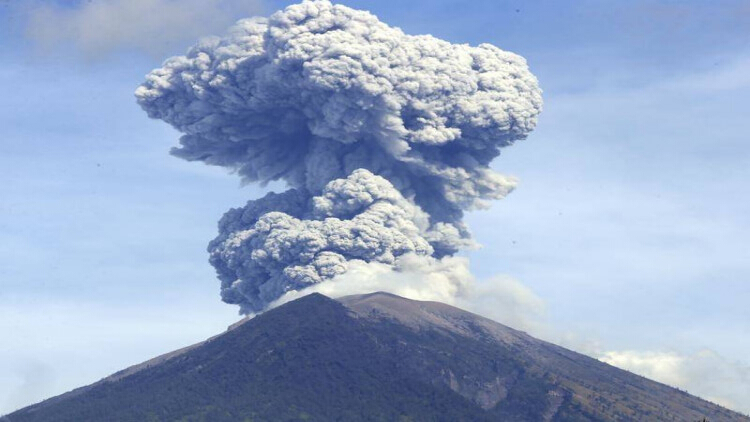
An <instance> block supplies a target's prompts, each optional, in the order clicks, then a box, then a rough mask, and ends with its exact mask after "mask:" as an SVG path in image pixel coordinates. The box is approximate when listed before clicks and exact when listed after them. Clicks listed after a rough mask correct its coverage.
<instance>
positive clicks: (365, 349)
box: [4, 293, 750, 422]
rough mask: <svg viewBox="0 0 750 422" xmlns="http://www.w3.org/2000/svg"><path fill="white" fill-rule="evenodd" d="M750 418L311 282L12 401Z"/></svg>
mask: <svg viewBox="0 0 750 422" xmlns="http://www.w3.org/2000/svg"><path fill="white" fill-rule="evenodd" d="M703 417H707V418H708V419H709V420H711V421H750V418H747V417H744V416H742V415H739V414H737V413H734V412H731V411H728V410H726V409H723V408H721V407H719V406H716V405H713V404H711V403H708V402H705V401H703V400H701V399H698V398H696V397H693V396H690V395H688V394H686V393H684V392H680V391H678V390H675V389H672V388H670V387H667V386H664V385H662V384H658V383H655V382H653V381H649V380H646V379H645V378H642V377H639V376H636V375H633V374H630V373H628V372H626V371H622V370H619V369H616V368H614V367H611V366H609V365H606V364H604V363H601V362H599V361H597V360H594V359H591V358H588V357H586V356H583V355H580V354H577V353H574V352H571V351H569V350H566V349H563V348H560V347H557V346H554V345H552V344H549V343H545V342H542V341H540V340H536V339H534V338H532V337H530V336H528V335H526V334H524V333H522V332H519V331H516V330H513V329H510V328H508V327H505V326H503V325H501V324H497V323H495V322H493V321H490V320H488V319H485V318H482V317H479V316H477V315H474V314H471V313H468V312H465V311H462V310H459V309H456V308H453V307H450V306H448V305H444V304H440V303H435V302H418V301H411V300H407V299H404V298H400V297H398V296H393V295H390V294H385V293H374V294H370V295H358V296H349V297H345V298H341V299H339V301H334V300H332V299H329V298H327V297H325V296H322V295H319V294H313V295H309V296H306V297H303V298H301V299H298V300H296V301H294V302H291V303H288V304H286V305H284V306H281V307H279V308H277V309H274V310H272V311H269V312H267V313H265V314H262V315H260V316H258V317H256V318H253V319H251V320H248V321H247V322H245V323H242V324H239V325H236V326H234V327H233V328H232V329H230V330H229V331H227V332H226V333H224V334H221V335H219V336H216V337H213V338H212V339H209V340H207V341H206V342H203V343H200V344H197V345H194V346H191V347H189V348H185V349H181V350H179V351H176V352H173V353H171V354H168V355H164V356H162V357H159V358H156V359H154V360H152V361H149V362H147V363H145V364H142V365H139V366H135V367H132V368H128V369H126V370H125V371H121V372H120V373H117V374H115V375H113V376H112V377H109V378H106V379H104V380H102V381H100V382H98V383H96V384H92V385H91V386H88V387H84V388H81V389H78V390H74V391H73V392H70V393H67V394H64V395H62V396H58V397H56V398H53V399H50V400H47V401H44V402H42V403H39V404H37V405H34V406H30V407H27V408H25V409H21V410H19V411H17V412H15V413H12V414H10V415H8V416H6V418H5V419H4V422H23V421H104V420H106V421H265V420H274V421H275V420H313V421H330V420H341V421H355V420H382V421H392V420H404V421H421V420H424V421H428V420H429V421H433V420H441V421H483V420H486V421H489V420H513V421H541V420H547V421H596V420H639V421H640V420H675V421H690V420H700V419H701V418H703Z"/></svg>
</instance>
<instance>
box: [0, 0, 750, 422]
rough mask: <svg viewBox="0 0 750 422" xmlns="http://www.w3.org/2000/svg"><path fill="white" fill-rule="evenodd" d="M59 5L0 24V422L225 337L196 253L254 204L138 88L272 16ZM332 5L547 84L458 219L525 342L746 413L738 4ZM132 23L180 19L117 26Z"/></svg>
mask: <svg viewBox="0 0 750 422" xmlns="http://www.w3.org/2000/svg"><path fill="white" fill-rule="evenodd" d="M61 3H64V4H65V5H64V6H58V5H56V4H55V3H54V2H51V1H48V2H44V1H30V2H20V1H18V2H14V1H4V2H0V39H2V42H1V43H0V63H1V64H2V66H0V92H2V95H0V177H1V179H0V180H1V181H2V183H0V336H1V337H2V339H3V341H2V342H0V414H2V413H5V412H8V411H11V410H13V409H14V408H17V407H20V406H23V405H26V404H30V403H31V402H34V401H37V400H40V399H42V398H45V397H47V396H50V395H53V394H58V393H61V392H63V391H66V390H69V389H71V388H73V387H76V386H79V385H82V384H86V383H90V382H92V381H95V380H97V379H99V378H101V377H103V376H105V375H107V374H109V373H112V372H114V371H116V370H118V369H121V368H123V367H124V366H127V365H130V364H134V363H137V362H140V361H142V360H145V359H147V358H149V357H152V356H154V355H155V354H158V353H163V352H167V351H170V350H172V349H175V348H178V347H181V346H184V345H186V344H189V343H192V342H195V341H199V340H201V339H204V338H206V337H208V336H210V335H213V334H215V333H217V332H218V331H221V330H223V329H224V328H225V327H226V326H227V325H229V324H230V323H232V322H234V321H235V320H236V319H237V318H238V316H237V315H236V309H235V308H234V307H231V306H228V305H225V304H223V303H222V302H221V301H220V300H219V296H218V281H217V280H216V279H215V277H214V273H213V268H212V267H211V266H210V265H209V264H208V263H207V254H206V252H205V246H206V243H207V242H208V240H210V239H212V238H213V237H214V236H215V231H216V221H217V219H218V218H219V217H220V216H221V215H222V214H223V212H224V211H225V210H226V209H227V208H229V207H231V206H238V205H241V204H243V203H244V202H245V201H247V200H248V199H251V198H254V197H257V196H258V195H260V193H261V190H260V188H258V187H256V186H247V187H240V186H239V184H238V181H237V178H236V177H233V176H230V175H227V174H225V172H224V171H222V170H220V169H213V168H208V167H205V166H202V165H200V164H196V163H186V162H182V161H181V160H178V159H176V158H173V157H171V156H169V155H168V150H169V148H170V147H171V146H172V145H174V144H175V143H176V139H177V137H178V134H177V133H176V132H175V131H173V130H172V129H170V128H169V127H167V125H166V124H164V123H161V122H157V121H151V120H149V119H148V118H147V117H146V115H145V113H143V112H142V111H141V110H140V108H139V107H138V106H137V105H136V103H135V101H134V97H133V90H134V89H135V88H136V86H137V85H138V84H139V83H140V82H141V81H142V79H143V76H144V75H145V74H146V73H147V72H148V71H149V70H150V69H152V68H154V67H157V66H158V65H159V63H160V62H161V60H162V59H163V58H164V57H166V56H167V55H172V54H179V53H181V52H183V50H184V48H185V47H186V46H188V45H190V43H191V41H192V40H193V39H194V38H195V37H196V36H198V35H200V34H210V33H218V32H220V28H222V27H223V26H225V25H226V24H228V23H229V22H231V21H232V20H234V19H236V18H240V17H244V15H245V14H246V13H249V12H248V11H257V12H258V13H262V14H268V13H269V12H272V11H273V10H276V9H278V8H279V7H283V6H284V5H286V4H289V2H281V1H270V0H268V1H265V2H259V1H250V2H248V1H245V2H243V1H239V0H236V1H231V0H212V1H205V2H199V1H195V0H189V1H185V2H182V3H181V6H180V8H179V9H180V14H179V15H178V14H177V13H176V12H175V10H176V9H175V8H174V5H173V4H171V3H172V2H171V0H138V1H131V2H126V1H125V0H93V2H81V3H78V2H61ZM344 3H345V4H347V5H348V6H351V7H355V8H362V9H367V10H370V11H372V12H374V13H375V14H376V15H378V17H379V18H380V19H381V20H383V21H385V22H387V23H389V24H391V25H394V26H399V27H401V28H402V29H403V30H404V31H405V32H407V33H410V34H420V33H430V34H432V35H435V36H437V37H439V38H443V39H446V40H449V41H451V42H457V43H470V44H478V43H481V42H489V43H492V44H495V45H497V46H499V47H501V48H503V49H506V50H510V51H513V52H516V53H518V54H521V55H523V56H524V57H526V58H527V59H528V61H529V64H530V67H531V69H532V71H533V72H534V73H535V74H536V75H537V76H538V78H539V79H540V83H541V85H542V88H543V89H544V91H545V111H544V112H543V113H542V116H541V118H540V123H539V126H538V129H537V130H536V131H535V132H534V133H532V135H531V136H530V137H529V139H528V140H526V141H523V142H521V143H519V144H517V145H516V146H514V147H512V148H508V149H506V151H505V153H504V155H503V156H501V157H500V158H499V159H498V160H497V161H496V162H495V164H494V167H495V168H496V169H498V170H499V171H501V172H502V173H505V174H512V175H515V176H517V177H519V178H520V180H521V182H520V185H519V188H518V189H517V190H516V191H515V192H513V193H512V194H511V195H510V196H509V197H508V198H506V199H505V200H503V201H499V202H497V203H495V204H493V206H492V208H491V209H489V210H486V211H481V212H475V213H473V214H471V215H470V216H469V218H468V223H469V226H470V227H471V229H472V230H473V232H474V233H475V236H476V238H477V240H478V241H479V242H480V243H482V244H483V248H482V249H481V250H478V251H473V252H471V253H469V254H468V256H469V257H470V259H471V262H472V269H473V271H474V272H475V273H476V274H477V276H478V277H480V278H484V279H489V278H491V277H492V276H494V275H497V274H503V275H508V276H511V277H513V278H515V279H516V280H518V281H520V282H521V283H522V284H523V285H525V286H526V287H528V288H529V289H531V290H532V291H533V292H534V294H535V295H536V296H538V297H539V298H540V299H541V300H542V301H543V302H544V304H545V313H544V314H543V315H537V316H535V317H536V318H538V319H539V321H538V323H539V324H538V327H541V328H539V332H537V333H534V332H532V334H537V335H539V336H542V337H544V338H546V339H549V340H552V341H555V342H561V343H563V344H565V345H568V346H569V347H572V348H574V349H576V350H580V351H583V352H586V353H590V354H592V355H594V356H596V357H602V358H607V359H609V361H611V362H614V363H617V364H619V365H620V366H625V367H628V368H630V369H631V370H633V371H635V372H640V373H643V374H644V375H647V376H651V377H657V378H660V379H662V380H664V381H665V382H668V383H671V384H673V385H679V386H680V387H681V388H683V389H687V390H688V391H690V392H693V393H696V394H700V395H702V396H704V397H708V398H711V399H712V400H715V401H720V402H722V403H726V404H729V405H730V406H732V407H734V408H735V409H738V410H742V411H744V412H746V413H747V412H750V406H749V405H748V403H750V358H748V356H750V284H749V283H748V276H750V245H749V244H748V243H749V241H748V239H750V218H748V215H750V199H749V195H748V194H749V193H750V152H748V147H747V140H748V133H749V132H750V120H748V113H749V112H750V105H748V101H747V98H748V97H750V4H748V3H747V2H742V1H735V2H733V1H714V2H698V1H695V2H690V1H666V0H662V1H656V0H654V1H644V0H637V1H621V2H609V1H607V2H605V1H575V2H569V1H499V0H492V1H482V0H476V1H471V2H464V1H445V0H440V1H436V0H431V1H409V2H404V1H390V0H378V1H365V0H360V1H348V2H344ZM92 4H93V5H94V6H92ZM127 4H129V5H130V6H128V5H127ZM149 5H150V7H155V8H159V7H161V8H163V9H164V10H163V12H164V13H163V15H161V16H172V15H175V16H177V17H176V18H175V19H172V20H169V21H168V22H167V21H166V20H164V19H163V18H160V15H159V14H158V13H153V10H152V13H149V15H150V16H151V17H144V18H143V19H126V17H127V15H125V13H132V15H131V16H138V13H139V12H142V11H143V10H146V9H138V7H145V6H149ZM95 7H98V9H96V10H95V9H93V8H95ZM199 7H201V8H203V9H199ZM117 12H119V14H118V13H117ZM107 13H109V14H110V15H114V16H108V15H107ZM170 14H172V15H170ZM126 22H129V23H126ZM132 22H137V23H132ZM138 25H141V26H138ZM81 28H83V29H85V30H81ZM198 31H200V32H198ZM501 322H502V321H501Z"/></svg>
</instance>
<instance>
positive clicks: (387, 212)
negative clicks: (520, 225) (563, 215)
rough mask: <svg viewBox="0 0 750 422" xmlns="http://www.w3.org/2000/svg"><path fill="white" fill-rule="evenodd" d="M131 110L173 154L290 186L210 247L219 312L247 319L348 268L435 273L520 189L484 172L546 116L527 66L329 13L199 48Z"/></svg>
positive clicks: (301, 12) (303, 11)
mask: <svg viewBox="0 0 750 422" xmlns="http://www.w3.org/2000/svg"><path fill="white" fill-rule="evenodd" d="M136 97H137V100H138V102H139V104H140V105H141V107H142V108H143V109H144V110H145V111H146V112H147V113H148V115H149V116H150V117H152V118H157V119H162V120H164V121H165V122H167V123H169V124H171V125H172V126H174V127H175V128H176V129H178V130H179V131H181V132H182V133H183V136H182V137H181V138H180V146H179V147H177V148H175V149H173V151H172V153H173V154H174V155H175V156H177V157H180V158H183V159H186V160H190V161H202V162H204V163H206V164H209V165H217V166H222V167H226V168H228V169H230V170H232V171H233V172H235V173H237V174H238V175H239V176H241V177H242V179H243V180H244V181H245V182H259V183H261V184H265V183H268V182H271V181H276V180H281V181H284V182H286V183H287V184H288V185H289V187H290V188H291V189H290V190H288V191H286V192H283V193H270V194H268V195H266V196H265V197H263V198H261V199H257V200H252V201H250V202H248V203H247V205H246V206H245V207H243V208H237V209H232V210H230V211H229V212H227V213H226V215H225V216H224V217H223V218H222V220H221V222H220V224H219V235H218V237H217V238H216V239H214V240H213V241H212V242H211V243H210V245H209V252H210V254H211V258H210V260H211V263H212V264H213V265H214V266H215V267H216V269H217V273H218V275H219V278H220V280H221V283H222V298H223V300H224V301H226V302H228V303H235V304H238V305H240V307H241V311H242V312H244V313H253V312H258V311H261V310H263V309H265V308H266V307H267V306H268V305H269V304H270V303H271V302H273V301H274V300H276V299H278V298H280V297H281V296H282V295H284V294H286V293H288V292H293V291H298V290H305V289H309V288H310V287H311V286H314V285H316V284H319V283H321V282H324V281H326V280H332V279H333V278H335V277H339V279H340V278H341V276H342V275H345V274H346V273H347V272H348V271H349V270H350V268H352V267H353V266H354V267H360V266H362V265H365V266H367V265H371V266H378V267H379V266H387V267H389V268H394V269H398V268H399V263H400V262H401V261H402V260H404V259H406V257H409V258H408V259H410V260H414V259H417V260H422V261H423V263H422V264H420V265H421V266H426V267H430V268H434V267H436V266H437V267H439V266H440V265H439V264H440V262H441V261H443V260H447V259H450V258H451V255H453V254H455V253H456V252H457V251H458V250H459V249H460V248H463V247H468V246H471V245H472V244H473V242H472V241H471V238H470V234H469V231H468V229H467V227H465V225H464V224H463V222H462V217H463V213H464V211H466V210H470V209H473V208H477V207H484V206H486V205H487V202H488V201H489V200H493V199H499V198H502V197H504V196H505V195H506V194H508V193H509V192H510V191H511V190H512V189H513V187H514V186H515V182H514V179H513V178H509V177H505V176H503V175H500V174H498V173H496V172H494V171H493V170H491V169H490V168H489V164H490V162H491V161H492V160H493V159H494V158H496V157H497V156H498V155H499V154H500V150H501V148H503V147H506V146H509V145H511V144H513V143H514V142H515V141H517V140H521V139H524V138H525V137H526V136H527V135H528V133H529V132H530V131H531V130H533V128H534V126H535V124H536V120H537V116H538V114H539V113H540V111H541V108H542V99H541V90H540V89H539V86H538V83H537V80H536V78H535V77H534V76H533V75H532V74H531V73H530V72H529V70H528V67H527V65H526V62H525V60H524V59H523V58H522V57H520V56H518V55H515V54H513V53H509V52H506V51H503V50H500V49H499V48H497V47H494V46H492V45H489V44H482V45H479V46H477V47H472V46H469V45H464V44H460V45H458V44H451V43H449V42H446V41H443V40H440V39H437V38H434V37H432V36H429V35H423V36H411V35H407V34H404V33H403V32H402V31H401V30H400V29H398V28H393V27H390V26H388V25H386V24H385V23H382V22H380V21H379V20H378V19H377V18H376V17H375V16H373V15H372V14H370V13H368V12H364V11H357V10H353V9H350V8H347V7H345V6H342V5H333V4H331V3H330V2H328V1H325V0H320V1H305V2H303V3H301V4H297V5H293V6H289V7H287V8H286V9H284V10H283V11H279V12H277V13H275V14H273V15H272V16H271V17H270V18H268V19H265V18H252V19H245V20H241V21H239V22H237V24H236V25H235V26H234V27H232V28H230V29H229V31H228V33H227V34H226V35H225V36H224V37H221V38H218V37H214V38H206V39H203V40H201V41H199V42H198V43H197V44H196V45H195V46H194V47H192V48H191V49H190V50H189V51H188V53H187V54H186V55H185V56H179V57H173V58H171V59H168V60H167V61H166V62H165V63H164V65H163V67H161V68H159V69H155V70H154V71H152V72H151V73H150V74H149V75H148V76H147V78H146V82H145V83H143V84H142V85H141V86H140V87H139V88H138V89H137V90H136ZM417 267H419V266H417ZM454 279H456V277H453V278H451V280H453V281H452V282H451V283H453V284H454V286H453V288H452V289H453V290H455V291H460V290H461V285H462V283H463V282H462V281H458V280H454ZM354 282H355V281H352V283H354Z"/></svg>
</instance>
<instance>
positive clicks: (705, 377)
mask: <svg viewBox="0 0 750 422" xmlns="http://www.w3.org/2000/svg"><path fill="white" fill-rule="evenodd" d="M599 360H601V361H603V362H606V363H608V364H610V365H613V366H616V367H618V368H622V369H627V370H629V371H631V372H634V373H636V374H639V375H642V376H644V377H646V378H651V379H653V380H656V381H659V382H662V383H664V384H667V385H671V386H673V387H677V388H680V389H683V390H686V391H688V392H689V393H691V394H695V395H698V396H700V397H703V398H705V399H706V400H709V401H712V402H714V403H717V404H719V405H722V406H725V407H727V408H730V409H733V410H738V411H740V412H744V413H750V403H749V402H748V398H750V366H748V365H746V364H743V363H739V362H732V361H729V360H727V359H725V358H723V357H722V356H720V355H718V354H717V353H716V352H714V351H711V350H701V351H700V352H698V353H695V354H692V355H685V354H678V353H675V352H653V351H632V350H626V351H608V352H605V353H603V354H602V355H601V356H600V357H599Z"/></svg>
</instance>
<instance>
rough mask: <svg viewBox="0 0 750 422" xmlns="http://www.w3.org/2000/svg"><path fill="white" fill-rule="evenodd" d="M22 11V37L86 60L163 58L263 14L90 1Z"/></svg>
mask: <svg viewBox="0 0 750 422" xmlns="http://www.w3.org/2000/svg"><path fill="white" fill-rule="evenodd" d="M23 7H27V8H28V9H27V16H28V21H27V25H26V36H27V37H28V38H30V39H31V40H33V41H34V42H36V43H37V44H38V45H39V46H41V47H42V48H45V49H48V50H51V49H56V48H59V47H61V46H66V45H72V46H73V47H74V48H75V49H76V50H78V51H79V52H81V53H83V54H84V55H85V56H87V57H88V58H99V57H102V56H108V55H110V54H113V53H115V52H118V51H122V50H135V51H138V52H145V53H146V54H150V55H153V56H155V57H163V56H164V55H165V54H174V53H175V52H180V51H182V50H184V49H185V48H186V47H187V46H189V45H190V44H191V43H192V42H193V41H194V40H195V39H197V38H200V37H203V36H206V35H211V34H219V33H223V32H224V31H225V30H226V28H227V27H228V26H230V25H231V24H232V23H234V22H235V21H236V20H238V19H240V18H244V17H249V16H253V15H258V14H261V13H262V12H263V7H262V0H93V1H88V2H81V3H80V4H78V5H77V6H75V7H63V6H57V5H50V4H42V3H39V2H34V3H31V4H26V5H25V6H23Z"/></svg>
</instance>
